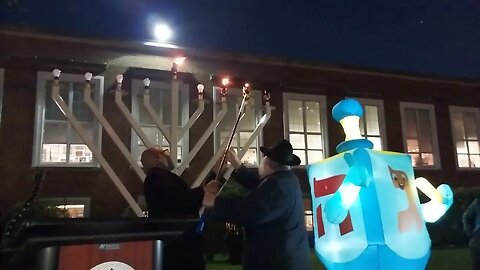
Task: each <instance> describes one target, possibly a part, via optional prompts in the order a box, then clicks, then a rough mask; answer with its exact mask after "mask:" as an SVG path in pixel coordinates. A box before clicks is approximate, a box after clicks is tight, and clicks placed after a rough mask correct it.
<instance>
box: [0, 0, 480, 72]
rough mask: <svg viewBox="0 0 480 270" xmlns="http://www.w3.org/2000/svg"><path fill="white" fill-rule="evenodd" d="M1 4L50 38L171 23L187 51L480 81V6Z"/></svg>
mask: <svg viewBox="0 0 480 270" xmlns="http://www.w3.org/2000/svg"><path fill="white" fill-rule="evenodd" d="M1 1H2V2H1V6H0V22H1V24H3V25H20V26H26V27H29V28H33V29H37V30H42V31H46V32H50V33H59V34H67V35H81V36H87V37H96V38H104V39H105V38H108V39H129V40H142V41H143V40H150V39H152V35H151V33H150V28H149V24H150V23H151V22H152V21H154V20H156V19H161V20H163V21H165V22H166V23H167V24H169V25H170V26H171V27H172V28H173V29H174V31H175V36H174V39H173V41H172V42H173V43H175V44H178V45H181V46H185V47H193V48H202V49H211V50H221V51H226V52H229V51H232V52H244V53H251V54H258V55H265V56H280V57H287V58H292V59H299V60H309V61H315V62H323V63H330V64H348V65H357V66H365V67H370V68H378V69H388V70H399V71H407V72H414V73H421V74H432V75H442V76H448V77H465V78H472V79H480V0H433V1H428V0H415V1H411V0H382V1H378V0H372V1H361V0H331V1H325V0H316V1H314V0H311V1H307V0H290V1H286V0H269V1H262V0H256V1H255V0H218V1H214V0H176V1H168V2H167V1H153V0H150V1H147V0H98V1H92V0H56V1H51V0H1ZM113 3H115V4H113ZM0 42H1V41H0Z"/></svg>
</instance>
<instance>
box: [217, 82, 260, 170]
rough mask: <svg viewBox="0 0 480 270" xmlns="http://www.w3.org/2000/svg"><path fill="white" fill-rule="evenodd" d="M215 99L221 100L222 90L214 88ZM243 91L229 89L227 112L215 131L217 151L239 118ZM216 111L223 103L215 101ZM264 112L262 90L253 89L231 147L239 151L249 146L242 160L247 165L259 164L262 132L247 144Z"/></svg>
mask: <svg viewBox="0 0 480 270" xmlns="http://www.w3.org/2000/svg"><path fill="white" fill-rule="evenodd" d="M213 92H214V95H215V101H219V100H221V97H220V90H219V89H218V88H216V87H215V88H214V90H213ZM242 100H243V92H242V90H241V89H233V88H232V89H228V94H227V114H226V115H225V117H224V118H223V120H222V121H221V122H220V124H219V125H218V126H217V128H216V129H215V132H214V134H215V135H214V137H215V151H217V150H218V149H219V147H220V146H221V145H222V143H224V141H225V140H226V139H228V138H229V136H230V133H231V131H232V129H233V125H234V124H235V121H236V120H237V116H238V110H239V109H240V106H241V104H242ZM214 104H215V105H214V111H215V112H218V111H220V109H221V105H220V103H218V102H215V103H214ZM261 113H262V99H261V92H260V91H256V90H254V91H251V92H250V98H249V99H248V101H247V104H246V106H245V116H244V117H243V118H242V120H241V121H240V123H239V124H238V127H237V135H235V136H234V137H233V140H232V145H231V148H233V149H234V150H235V151H236V152H237V153H238V152H239V150H241V149H243V147H248V149H247V151H246V153H245V155H244V156H243V157H242V162H243V163H244V164H245V165H247V166H248V165H252V166H257V165H258V164H259V160H260V155H259V151H260V150H259V147H260V145H261V143H262V142H261V141H259V140H260V139H261V138H262V133H261V132H260V133H259V134H258V137H257V138H255V139H254V140H253V142H252V144H250V145H245V144H246V143H247V141H248V140H249V139H250V137H251V136H252V134H253V131H254V129H255V127H256V126H257V124H258V123H259V121H260V118H261Z"/></svg>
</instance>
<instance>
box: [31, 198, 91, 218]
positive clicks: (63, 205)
mask: <svg viewBox="0 0 480 270" xmlns="http://www.w3.org/2000/svg"><path fill="white" fill-rule="evenodd" d="M39 202H41V203H43V204H46V205H49V206H55V207H56V208H58V209H60V210H62V211H65V212H66V213H67V214H68V217H69V218H87V217H89V216H90V198H85V197H78V198H77V197H67V198H53V197H48V198H40V199H39Z"/></svg>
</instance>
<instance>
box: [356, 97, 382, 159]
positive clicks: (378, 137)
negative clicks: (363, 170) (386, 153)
mask: <svg viewBox="0 0 480 270" xmlns="http://www.w3.org/2000/svg"><path fill="white" fill-rule="evenodd" d="M362 107H363V112H364V113H363V117H361V118H360V133H361V134H362V136H363V137H365V138H366V139H367V140H370V141H371V142H372V143H373V149H374V150H379V151H381V150H383V144H384V142H383V141H384V139H383V138H382V137H383V134H382V133H383V132H382V124H383V123H382V122H381V116H380V113H381V112H380V111H381V108H380V106H379V105H373V104H365V103H362ZM368 107H374V108H375V110H376V117H377V121H376V124H377V128H378V132H377V133H374V132H369V129H370V128H371V123H369V122H371V121H370V119H369V117H370V116H369V115H368V113H367V112H368V110H367V109H368ZM372 121H373V120H372Z"/></svg>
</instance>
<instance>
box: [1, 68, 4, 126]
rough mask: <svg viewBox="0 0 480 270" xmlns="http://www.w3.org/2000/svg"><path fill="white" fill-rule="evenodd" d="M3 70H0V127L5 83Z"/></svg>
mask: <svg viewBox="0 0 480 270" xmlns="http://www.w3.org/2000/svg"><path fill="white" fill-rule="evenodd" d="M4 74H5V69H3V68H0V126H1V124H2V111H3V91H4V90H3V89H4V86H3V84H4V81H5V79H4V78H5V77H4V76H5V75H4Z"/></svg>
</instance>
